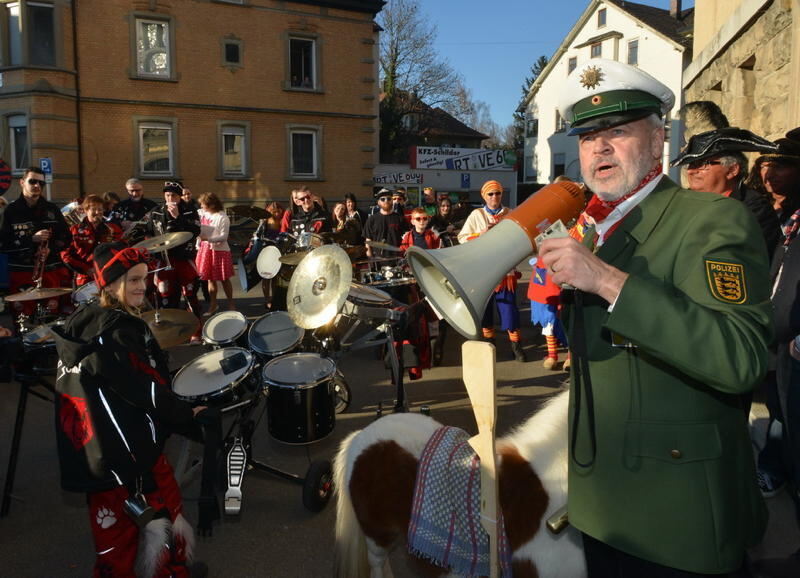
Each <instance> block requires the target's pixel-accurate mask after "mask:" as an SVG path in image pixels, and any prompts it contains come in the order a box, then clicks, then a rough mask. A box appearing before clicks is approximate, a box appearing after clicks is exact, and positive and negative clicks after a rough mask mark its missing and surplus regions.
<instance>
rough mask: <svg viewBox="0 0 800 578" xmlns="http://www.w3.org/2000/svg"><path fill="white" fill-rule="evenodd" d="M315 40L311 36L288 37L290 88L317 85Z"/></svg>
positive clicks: (310, 87)
mask: <svg viewBox="0 0 800 578" xmlns="http://www.w3.org/2000/svg"><path fill="white" fill-rule="evenodd" d="M315 50H316V40H314V39H312V38H290V39H289V85H290V86H291V87H292V88H309V89H313V88H316V87H317V74H316V63H315V61H316V54H315Z"/></svg>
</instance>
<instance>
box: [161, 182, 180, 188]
mask: <svg viewBox="0 0 800 578" xmlns="http://www.w3.org/2000/svg"><path fill="white" fill-rule="evenodd" d="M164 186H165V187H179V188H180V190H183V185H182V184H180V183H176V182H174V181H164Z"/></svg>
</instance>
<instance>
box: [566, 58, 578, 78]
mask: <svg viewBox="0 0 800 578" xmlns="http://www.w3.org/2000/svg"><path fill="white" fill-rule="evenodd" d="M576 68H578V57H577V56H571V57H570V59H569V60H567V74H569V73H570V72H572V71H573V70H575V69H576Z"/></svg>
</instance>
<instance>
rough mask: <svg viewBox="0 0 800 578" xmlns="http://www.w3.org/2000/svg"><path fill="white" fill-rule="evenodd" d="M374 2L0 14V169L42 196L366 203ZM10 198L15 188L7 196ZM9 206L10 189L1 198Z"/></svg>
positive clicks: (230, 1)
mask: <svg viewBox="0 0 800 578" xmlns="http://www.w3.org/2000/svg"><path fill="white" fill-rule="evenodd" d="M382 5H383V1H382V0H338V1H337V0H318V1H312V0H294V1H280V0H133V1H130V0H129V1H125V0H82V1H81V2H76V1H75V0H35V1H34V0H18V1H12V2H8V1H3V2H0V8H2V9H3V10H4V12H5V14H4V15H3V18H0V21H2V23H1V24H0V35H1V36H2V37H3V39H4V42H3V43H2V53H1V54H0V62H1V63H2V66H1V67H0V75H2V86H0V122H2V127H0V128H2V135H3V138H2V143H0V144H1V145H2V157H3V158H4V159H5V160H6V162H7V163H8V164H9V165H10V166H11V167H12V170H13V171H14V172H15V173H17V174H19V172H20V171H21V170H22V169H23V168H24V167H26V166H28V165H38V164H39V159H40V158H50V159H52V166H53V177H54V179H53V185H52V195H53V198H54V200H56V201H66V200H69V199H71V198H73V197H75V196H77V195H78V194H79V193H81V192H85V193H89V192H91V193H102V192H104V191H109V190H111V191H122V190H124V187H123V185H124V182H125V180H127V179H128V178H130V177H136V178H139V179H141V180H142V182H143V184H144V188H145V193H146V194H149V195H150V196H153V195H158V196H160V191H161V187H162V186H163V183H164V182H165V181H174V180H181V181H183V182H184V183H185V184H186V185H187V186H189V187H191V188H192V189H193V190H194V191H196V192H198V193H199V192H203V191H213V192H216V193H217V194H218V195H220V196H221V198H223V200H226V201H236V200H248V201H250V200H252V201H255V200H258V201H261V200H263V199H268V198H274V199H285V198H287V197H288V194H289V192H290V190H291V189H292V188H293V187H295V186H296V185H298V184H305V185H308V186H310V187H311V188H312V189H313V190H314V191H315V192H318V193H320V194H322V195H326V196H330V197H331V198H340V197H341V196H342V195H343V194H344V193H345V192H348V191H352V192H355V193H356V194H361V195H367V194H368V193H369V191H370V190H371V183H372V169H373V167H374V166H375V165H376V163H377V158H378V114H377V113H378V88H377V87H378V83H377V61H378V56H377V47H378V30H379V29H378V27H377V26H376V25H375V23H374V17H375V14H376V13H377V12H378V11H379V10H380V8H381V6H382ZM12 186H14V187H16V184H13V185H12ZM9 195H14V190H13V189H12V190H11V191H10V192H9Z"/></svg>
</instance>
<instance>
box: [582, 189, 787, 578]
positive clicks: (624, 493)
mask: <svg viewBox="0 0 800 578" xmlns="http://www.w3.org/2000/svg"><path fill="white" fill-rule="evenodd" d="M597 255H598V256H599V257H600V258H601V259H603V261H605V262H607V263H609V264H611V265H613V266H614V267H617V268H619V269H621V270H622V271H625V272H627V273H629V274H630V277H629V278H628V280H627V281H626V282H625V285H624V286H623V288H622V292H621V293H620V295H619V297H618V298H617V301H616V304H615V305H614V308H613V312H611V313H609V312H608V303H607V302H605V301H603V300H602V299H600V298H599V297H597V296H594V295H586V294H584V298H585V305H584V319H585V328H586V329H585V336H586V348H587V352H588V355H587V357H588V360H589V366H590V373H591V380H592V385H593V392H594V414H595V419H596V436H597V446H596V447H597V449H596V455H595V457H594V461H593V463H592V464H591V465H589V466H587V467H582V466H580V465H579V464H578V463H577V462H581V463H587V462H591V461H592V460H591V458H592V450H591V444H590V441H589V440H590V436H589V432H590V428H589V419H588V413H587V409H586V407H587V403H586V396H585V395H583V401H582V403H581V412H580V418H579V419H578V431H577V435H576V436H575V437H576V449H575V457H577V462H576V460H574V459H572V457H571V458H570V463H569V518H570V522H571V523H572V524H573V525H574V526H576V527H577V528H578V529H580V530H581V531H583V532H585V533H587V534H589V535H590V536H593V537H595V538H597V539H598V540H601V541H602V542H605V543H607V544H609V545H611V546H613V547H615V548H617V549H619V550H622V551H623V552H627V553H629V554H632V555H634V556H638V557H640V558H643V559H645V560H650V561H652V562H656V563H658V564H662V565H665V566H670V567H674V568H679V569H682V570H687V571H691V572H699V573H711V574H713V573H724V572H728V571H731V570H733V569H735V568H738V567H739V566H740V565H741V563H742V557H743V554H744V550H745V548H746V547H747V546H749V545H752V544H755V543H757V542H758V541H759V540H760V539H761V536H762V534H763V532H764V528H765V525H766V518H767V513H766V508H765V506H764V502H763V500H762V498H761V495H760V493H759V491H758V486H757V485H756V481H755V467H754V463H753V453H752V449H751V447H752V446H751V444H750V439H749V435H748V428H747V418H748V416H747V411H746V406H745V401H744V400H743V396H742V395H741V394H744V393H746V392H749V391H750V390H751V389H752V388H753V387H754V386H755V385H756V384H758V383H759V381H760V380H761V378H762V376H763V375H764V373H765V371H766V366H767V344H768V343H769V341H770V339H771V336H772V318H771V312H770V304H769V270H768V258H767V252H766V247H765V245H764V239H763V236H762V235H761V231H760V230H759V228H758V225H757V223H756V221H755V219H754V218H753V216H752V215H751V214H750V213H749V211H748V210H747V208H746V207H745V206H744V205H743V204H741V203H740V202H738V201H735V200H732V199H728V198H725V197H721V196H718V195H712V194H710V193H698V192H692V191H687V190H684V189H681V188H679V187H678V186H677V185H676V184H675V183H674V182H672V181H671V180H669V179H668V178H666V177H664V178H662V180H661V182H660V183H659V184H658V185H657V187H656V189H655V190H654V191H653V192H652V193H650V195H649V196H648V197H647V198H646V199H645V200H644V201H642V202H641V203H640V204H639V205H638V206H637V207H635V208H634V209H632V211H631V212H630V213H629V214H628V215H627V217H626V218H625V219H624V221H623V222H622V224H621V225H620V226H619V228H618V229H617V231H616V232H614V233H613V234H612V235H611V236H610V237H609V239H608V240H607V241H606V243H605V244H604V245H603V246H602V247H600V249H599V250H598V252H597ZM573 313H574V311H573ZM569 317H570V319H569V324H570V326H571V329H572V330H574V325H575V324H574V321H575V316H574V315H570V316H569ZM612 335H616V336H618V337H619V338H621V339H622V340H623V341H625V342H629V343H630V344H632V345H633V347H628V348H624V347H623V348H620V347H612V345H611V339H612ZM570 344H571V345H574V342H573V337H570ZM576 365H577V364H576V363H575V362H573V364H572V367H573V380H572V384H573V385H572V391H571V399H570V437H571V438H572V426H573V424H574V423H575V420H576V416H575V395H576V387H577V385H576V383H575V379H574V377H575V376H574V368H575V366H576Z"/></svg>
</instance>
